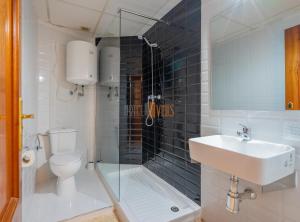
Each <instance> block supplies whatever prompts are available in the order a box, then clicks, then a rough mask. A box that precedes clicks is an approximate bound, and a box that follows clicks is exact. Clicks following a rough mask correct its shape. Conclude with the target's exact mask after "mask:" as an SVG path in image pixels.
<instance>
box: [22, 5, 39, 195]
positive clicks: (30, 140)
mask: <svg viewBox="0 0 300 222" xmlns="http://www.w3.org/2000/svg"><path fill="white" fill-rule="evenodd" d="M22 6H23V7H22V15H21V18H22V26H21V28H22V40H21V41H22V55H21V58H22V59H21V67H22V70H21V79H22V81H21V82H22V85H21V89H22V91H21V93H22V98H23V113H26V114H34V115H35V116H36V115H37V78H36V76H37V75H36V73H37V71H36V63H37V59H36V58H37V57H36V56H37V44H36V42H37V26H38V25H37V17H36V15H35V13H34V10H33V8H32V4H31V1H26V0H23V1H22ZM36 124H37V121H36V118H34V119H29V120H24V122H23V127H24V128H23V146H24V147H28V148H30V149H34V146H35V135H36V132H37V129H36ZM34 184H35V167H34V166H31V167H28V168H23V169H22V194H23V197H25V196H29V195H30V194H32V193H33V191H34Z"/></svg>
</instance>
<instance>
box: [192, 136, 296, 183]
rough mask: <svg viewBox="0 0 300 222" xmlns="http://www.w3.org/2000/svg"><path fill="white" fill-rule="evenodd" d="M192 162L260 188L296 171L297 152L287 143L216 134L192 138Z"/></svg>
mask: <svg viewBox="0 0 300 222" xmlns="http://www.w3.org/2000/svg"><path fill="white" fill-rule="evenodd" d="M189 147H190V155H191V159H192V160H193V161H196V162H200V163H202V164H205V165H208V166H211V167H213V168H216V169H218V170H221V171H224V172H226V173H229V174H231V175H234V176H237V177H240V178H241V179H244V180H248V181H250V182H252V183H255V184H258V185H267V184H270V183H273V182H275V181H277V180H279V179H281V178H283V177H286V176H288V175H290V174H292V173H293V172H294V168H295V149H294V148H293V147H291V146H287V145H283V144H275V143H270V142H265V141H259V140H250V141H242V140H241V139H240V138H239V137H234V136H226V135H214V136H205V137H198V138H192V139H189Z"/></svg>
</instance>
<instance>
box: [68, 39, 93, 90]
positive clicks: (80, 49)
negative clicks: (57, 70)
mask: <svg viewBox="0 0 300 222" xmlns="http://www.w3.org/2000/svg"><path fill="white" fill-rule="evenodd" d="M66 63H67V67H66V69H67V81H68V82H71V83H74V84H77V85H91V84H95V83H96V82H97V48H96V46H94V45H93V44H91V43H89V42H85V41H71V42H69V43H68V44H67V62H66Z"/></svg>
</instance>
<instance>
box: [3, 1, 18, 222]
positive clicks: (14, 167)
mask: <svg viewBox="0 0 300 222" xmlns="http://www.w3.org/2000/svg"><path fill="white" fill-rule="evenodd" d="M19 9H20V6H19V1H18V0H0V221H5V222H9V221H12V220H13V218H14V221H18V218H19V215H18V213H16V212H18V211H17V208H18V203H19V197H20V176H19V175H20V167H19V162H20V161H19V159H20V149H19V147H20V144H19V142H20V141H19V132H20V131H19V129H20V127H19V126H20V121H19V92H20V89H19V70H20V68H19V56H20V51H19V49H20V40H19V27H20V26H19V25H20V24H19V23H20V21H19V16H20V11H19Z"/></svg>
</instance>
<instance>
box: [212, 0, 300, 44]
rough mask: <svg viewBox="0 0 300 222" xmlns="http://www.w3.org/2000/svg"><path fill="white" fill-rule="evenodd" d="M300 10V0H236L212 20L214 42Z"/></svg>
mask: <svg viewBox="0 0 300 222" xmlns="http://www.w3.org/2000/svg"><path fill="white" fill-rule="evenodd" d="M297 8H298V9H299V10H300V0H235V1H233V5H232V6H231V7H229V8H228V9H226V10H224V11H222V12H221V13H220V14H218V15H217V16H215V17H214V18H213V19H212V21H211V38H212V41H213V42H218V41H223V40H225V39H229V38H232V37H234V36H237V35H239V34H242V33H246V32H249V31H251V30H254V29H256V28H258V27H260V26H261V25H263V24H266V23H267V22H270V21H272V20H274V19H278V18H281V17H283V16H285V15H286V14H287V13H290V12H291V11H292V10H297Z"/></svg>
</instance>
